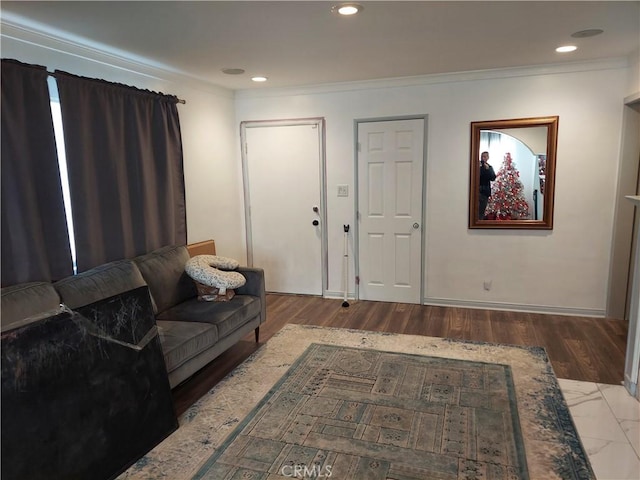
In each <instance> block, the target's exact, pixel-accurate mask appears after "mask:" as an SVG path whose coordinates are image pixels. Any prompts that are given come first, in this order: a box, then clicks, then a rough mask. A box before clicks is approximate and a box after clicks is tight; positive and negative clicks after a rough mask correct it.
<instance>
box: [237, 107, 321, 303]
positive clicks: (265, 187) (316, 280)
mask: <svg viewBox="0 0 640 480" xmlns="http://www.w3.org/2000/svg"><path fill="white" fill-rule="evenodd" d="M322 128H323V122H322V120H321V119H319V120H318V119H313V120H311V121H300V122H295V121H294V122H279V121H274V122H246V123H243V124H242V133H243V166H244V181H245V205H246V206H247V211H246V227H247V250H248V252H247V253H248V255H247V257H248V263H249V265H254V266H257V267H261V268H263V269H264V271H265V283H266V290H267V291H268V292H278V293H296V294H308V295H322V294H323V285H324V284H325V282H324V278H325V276H326V273H325V272H324V270H323V265H324V264H326V262H324V260H323V255H324V254H323V252H324V249H323V248H322V244H323V230H324V222H325V215H324V208H323V205H324V201H323V196H322V191H323V179H324V174H323V172H324V161H323V153H322V152H323V150H322V138H323V134H322V131H321V130H322ZM314 207H315V208H316V209H317V211H314ZM315 222H317V225H314V223H315Z"/></svg>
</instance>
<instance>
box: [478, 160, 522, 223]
mask: <svg viewBox="0 0 640 480" xmlns="http://www.w3.org/2000/svg"><path fill="white" fill-rule="evenodd" d="M522 188H523V187H522V182H521V181H520V172H518V169H517V168H516V165H515V163H514V161H513V159H512V158H511V154H510V153H507V154H506V155H505V156H504V161H503V162H502V166H501V167H500V170H499V171H498V173H497V174H496V179H495V181H494V182H493V183H492V184H491V196H490V197H489V203H488V204H487V210H486V217H485V218H487V219H488V220H522V219H527V218H529V204H528V203H527V201H526V200H525V199H524V195H523V194H522Z"/></svg>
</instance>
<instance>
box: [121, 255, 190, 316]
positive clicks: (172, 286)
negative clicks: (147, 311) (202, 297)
mask: <svg viewBox="0 0 640 480" xmlns="http://www.w3.org/2000/svg"><path fill="white" fill-rule="evenodd" d="M189 258H190V257H189V251H188V250H187V247H185V246H173V247H163V248H160V249H158V250H154V251H153V252H151V253H148V254H146V255H142V256H140V257H136V258H134V259H133V261H134V262H135V263H136V265H137V266H138V268H139V269H140V272H142V276H143V277H144V279H145V281H146V282H147V285H149V290H150V291H151V297H152V298H153V300H154V302H155V306H156V313H161V312H164V311H165V310H167V309H169V308H171V307H173V306H174V305H178V304H179V303H181V302H183V301H185V300H187V299H189V298H193V297H195V296H196V295H197V291H196V286H195V284H194V282H193V280H192V279H191V278H190V277H189V276H188V275H187V274H186V273H185V272H184V266H185V264H186V263H187V261H188V260H189Z"/></svg>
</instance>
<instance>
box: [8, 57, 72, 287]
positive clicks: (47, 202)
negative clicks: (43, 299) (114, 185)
mask: <svg viewBox="0 0 640 480" xmlns="http://www.w3.org/2000/svg"><path fill="white" fill-rule="evenodd" d="M47 77H48V74H47V70H46V68H45V67H41V66H37V65H27V64H24V63H21V62H18V61H16V60H7V59H3V60H2V88H1V90H2V100H1V105H2V107H1V112H0V115H1V118H2V120H1V123H2V127H1V128H2V131H1V135H2V157H1V165H0V168H1V176H2V182H1V183H2V185H1V188H2V193H1V201H2V207H1V209H2V266H1V267H2V286H8V285H13V284H16V283H22V282H30V281H54V280H58V279H60V278H63V277H66V276H68V275H71V274H72V273H73V265H72V263H71V247H70V245H69V237H68V233H67V223H66V219H65V210H64V200H63V197H62V186H61V182H60V172H59V169H58V157H57V154H56V142H55V136H54V130H53V120H52V118H51V105H50V100H49V89H48V87H47Z"/></svg>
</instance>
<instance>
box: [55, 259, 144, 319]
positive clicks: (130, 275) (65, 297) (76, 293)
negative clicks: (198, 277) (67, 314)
mask: <svg viewBox="0 0 640 480" xmlns="http://www.w3.org/2000/svg"><path fill="white" fill-rule="evenodd" d="M145 285H146V283H145V281H144V278H142V275H141V274H140V270H138V267H137V266H136V265H135V263H133V262H132V261H131V260H118V261H116V262H109V263H105V264H104V265H100V266H99V267H95V268H92V269H91V270H87V271H86V272H82V273H79V274H78V275H74V276H72V277H67V278H65V279H63V280H60V281H59V282H56V283H55V284H54V287H55V288H56V290H57V291H58V293H59V294H60V298H61V299H62V302H63V303H64V304H65V305H66V306H68V307H69V308H71V309H75V308H78V307H82V306H84V305H87V304H89V303H94V302H97V301H99V300H103V299H105V298H108V297H112V296H114V295H118V294H120V293H124V292H128V291H129V290H133V289H134V288H138V287H143V286H145Z"/></svg>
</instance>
